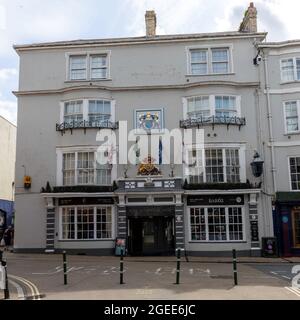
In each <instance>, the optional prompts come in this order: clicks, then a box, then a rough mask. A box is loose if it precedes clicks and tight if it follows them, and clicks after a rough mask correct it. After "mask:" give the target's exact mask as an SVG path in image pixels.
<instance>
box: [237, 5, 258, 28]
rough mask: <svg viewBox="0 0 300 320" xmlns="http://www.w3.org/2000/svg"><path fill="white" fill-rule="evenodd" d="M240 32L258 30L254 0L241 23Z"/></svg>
mask: <svg viewBox="0 0 300 320" xmlns="http://www.w3.org/2000/svg"><path fill="white" fill-rule="evenodd" d="M239 32H257V10H256V8H255V7H254V4H253V2H250V6H249V8H248V9H247V11H246V12H245V15H244V19H243V21H242V22H241V24H240V28H239Z"/></svg>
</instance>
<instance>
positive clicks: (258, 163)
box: [251, 152, 264, 178]
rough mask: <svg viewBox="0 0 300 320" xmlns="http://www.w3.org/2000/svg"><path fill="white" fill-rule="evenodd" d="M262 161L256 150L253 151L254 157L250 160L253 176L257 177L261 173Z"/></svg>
mask: <svg viewBox="0 0 300 320" xmlns="http://www.w3.org/2000/svg"><path fill="white" fill-rule="evenodd" d="M263 166H264V161H263V160H262V159H261V158H260V156H259V154H258V152H256V153H255V155H254V159H253V161H252V162H251V168H252V173H253V175H254V177H256V178H258V177H260V176H261V175H262V173H263Z"/></svg>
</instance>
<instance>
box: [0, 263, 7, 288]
mask: <svg viewBox="0 0 300 320" xmlns="http://www.w3.org/2000/svg"><path fill="white" fill-rule="evenodd" d="M5 272H6V271H5V268H4V267H3V266H0V289H1V290H5V289H6V286H5V280H6V279H5V278H6V276H5Z"/></svg>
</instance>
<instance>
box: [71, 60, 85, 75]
mask: <svg viewBox="0 0 300 320" xmlns="http://www.w3.org/2000/svg"><path fill="white" fill-rule="evenodd" d="M86 59H87V57H86V56H73V57H70V77H71V80H84V79H86Z"/></svg>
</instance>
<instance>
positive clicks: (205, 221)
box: [190, 207, 245, 242]
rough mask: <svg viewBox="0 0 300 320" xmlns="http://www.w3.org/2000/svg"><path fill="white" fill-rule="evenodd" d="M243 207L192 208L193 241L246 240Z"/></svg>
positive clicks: (191, 231)
mask: <svg viewBox="0 0 300 320" xmlns="http://www.w3.org/2000/svg"><path fill="white" fill-rule="evenodd" d="M244 238H245V235H244V218H243V210H242V207H227V208H225V207H207V208H203V207H202V208H199V207H198V208H190V239H191V241H206V242H216V241H221V242H234V241H244Z"/></svg>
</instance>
